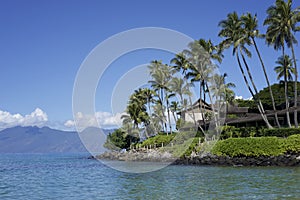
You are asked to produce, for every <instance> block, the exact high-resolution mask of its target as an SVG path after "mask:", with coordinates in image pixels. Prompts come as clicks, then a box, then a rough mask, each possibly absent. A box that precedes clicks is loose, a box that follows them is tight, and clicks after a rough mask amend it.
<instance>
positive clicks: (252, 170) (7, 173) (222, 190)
mask: <svg viewBox="0 0 300 200" xmlns="http://www.w3.org/2000/svg"><path fill="white" fill-rule="evenodd" d="M0 199H1V200H6V199H22V200H24V199H61V200H65V199H67V200H68V199H72V200H73V199H84V200H86V199H93V200H94V199H300V167H294V168H292V167H249V168H247V167H197V166H168V167H167V168H164V169H162V170H159V171H155V172H150V173H144V174H132V173H124V172H119V171H116V170H113V169H110V168H108V167H106V166H104V165H103V164H101V163H100V162H98V161H96V160H88V159H86V155H71V154H69V155H66V154H64V155H42V154H35V155H28V154H27V155H26V154H25V155H22V154H6V155H5V154H3V155H0Z"/></svg>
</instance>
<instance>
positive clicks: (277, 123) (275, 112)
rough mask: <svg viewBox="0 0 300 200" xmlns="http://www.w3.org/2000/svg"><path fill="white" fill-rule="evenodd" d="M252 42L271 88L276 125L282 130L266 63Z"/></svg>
mask: <svg viewBox="0 0 300 200" xmlns="http://www.w3.org/2000/svg"><path fill="white" fill-rule="evenodd" d="M252 41H253V44H254V47H255V50H256V53H257V55H258V58H259V60H260V63H261V67H262V69H263V72H264V75H265V79H266V81H267V85H268V88H269V92H270V96H271V101H272V106H273V111H274V115H275V122H276V125H277V126H278V127H279V128H280V123H279V120H278V115H277V110H276V106H275V100H274V96H273V91H272V88H271V85H270V81H269V78H268V74H267V72H266V68H265V64H264V62H263V60H262V58H261V55H260V52H259V51H258V48H257V45H256V42H255V39H254V38H253V37H252Z"/></svg>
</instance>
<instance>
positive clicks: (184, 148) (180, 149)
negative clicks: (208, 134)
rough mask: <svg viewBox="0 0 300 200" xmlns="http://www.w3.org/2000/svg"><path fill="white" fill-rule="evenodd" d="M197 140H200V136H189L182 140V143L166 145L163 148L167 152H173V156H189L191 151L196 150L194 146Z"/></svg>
mask: <svg viewBox="0 0 300 200" xmlns="http://www.w3.org/2000/svg"><path fill="white" fill-rule="evenodd" d="M199 140H200V141H201V138H198V137H195V138H190V139H188V140H186V141H185V142H183V143H182V144H178V145H174V146H168V147H165V148H164V149H163V150H164V151H168V152H169V153H171V154H173V155H174V156H175V157H184V156H190V155H191V153H192V151H196V147H197V145H198V143H199Z"/></svg>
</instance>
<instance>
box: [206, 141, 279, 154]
mask: <svg viewBox="0 0 300 200" xmlns="http://www.w3.org/2000/svg"><path fill="white" fill-rule="evenodd" d="M280 147H282V141H281V140H280V139H279V138H277V137H258V138H229V139H226V140H220V141H218V142H217V143H216V145H215V146H214V147H213V149H212V153H213V154H216V155H227V156H230V157H238V156H253V157H257V156H272V155H274V156H278V155H281V154H283V153H284V152H285V151H284V148H280Z"/></svg>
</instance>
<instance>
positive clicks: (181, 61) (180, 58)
mask: <svg viewBox="0 0 300 200" xmlns="http://www.w3.org/2000/svg"><path fill="white" fill-rule="evenodd" d="M170 63H171V64H174V65H173V68H174V69H175V70H176V71H177V72H180V71H182V74H183V76H184V79H186V74H187V71H188V70H189V69H190V63H189V62H188V60H187V58H186V56H185V55H184V53H179V54H176V56H175V57H174V58H172V59H171V61H170Z"/></svg>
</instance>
